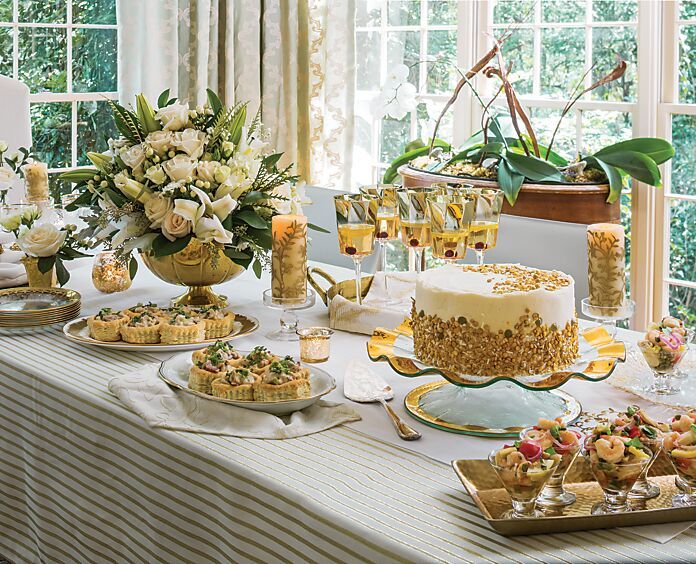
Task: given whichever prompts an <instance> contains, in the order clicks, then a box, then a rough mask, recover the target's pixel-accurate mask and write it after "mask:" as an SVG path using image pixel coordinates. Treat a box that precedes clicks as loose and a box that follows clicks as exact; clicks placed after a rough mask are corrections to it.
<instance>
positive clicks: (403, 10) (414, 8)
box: [387, 0, 420, 25]
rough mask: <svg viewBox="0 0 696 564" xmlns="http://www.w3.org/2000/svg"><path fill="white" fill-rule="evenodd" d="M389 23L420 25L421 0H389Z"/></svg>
mask: <svg viewBox="0 0 696 564" xmlns="http://www.w3.org/2000/svg"><path fill="white" fill-rule="evenodd" d="M387 21H388V23H389V25H420V0H389V1H388V3H387Z"/></svg>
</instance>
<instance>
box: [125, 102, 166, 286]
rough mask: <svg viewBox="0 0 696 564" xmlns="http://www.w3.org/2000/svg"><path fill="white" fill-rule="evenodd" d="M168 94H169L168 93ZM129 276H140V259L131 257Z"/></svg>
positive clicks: (132, 277)
mask: <svg viewBox="0 0 696 564" xmlns="http://www.w3.org/2000/svg"><path fill="white" fill-rule="evenodd" d="M167 94H169V93H168V92H167ZM128 274H129V275H130V279H131V280H134V279H135V275H136V274H138V259H137V258H135V257H134V256H133V255H131V258H130V260H129V261H128Z"/></svg>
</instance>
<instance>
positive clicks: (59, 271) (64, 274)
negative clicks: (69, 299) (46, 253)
mask: <svg viewBox="0 0 696 564" xmlns="http://www.w3.org/2000/svg"><path fill="white" fill-rule="evenodd" d="M55 259H56V278H57V279H58V284H60V285H61V286H65V285H66V284H67V283H68V280H70V273H69V272H68V269H67V268H65V265H64V264H63V261H62V260H61V259H60V257H58V256H56V257H55Z"/></svg>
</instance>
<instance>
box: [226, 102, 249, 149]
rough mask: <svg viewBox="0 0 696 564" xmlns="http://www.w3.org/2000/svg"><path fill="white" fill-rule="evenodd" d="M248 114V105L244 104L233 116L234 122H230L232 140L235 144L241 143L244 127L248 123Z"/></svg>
mask: <svg viewBox="0 0 696 564" xmlns="http://www.w3.org/2000/svg"><path fill="white" fill-rule="evenodd" d="M246 115H247V105H246V104H242V106H241V107H240V108H239V109H238V110H237V112H235V114H234V115H233V116H232V122H231V123H230V141H232V143H234V144H235V145H237V144H239V141H240V140H241V138H242V128H243V127H244V124H245V123H246Z"/></svg>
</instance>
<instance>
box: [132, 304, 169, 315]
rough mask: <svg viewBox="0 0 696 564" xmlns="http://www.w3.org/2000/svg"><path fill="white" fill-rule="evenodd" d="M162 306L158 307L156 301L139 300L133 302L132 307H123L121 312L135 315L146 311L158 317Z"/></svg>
mask: <svg viewBox="0 0 696 564" xmlns="http://www.w3.org/2000/svg"><path fill="white" fill-rule="evenodd" d="M162 312H163V310H162V308H160V307H159V306H158V305H157V304H156V303H153V302H147V303H142V302H139V303H137V304H135V305H134V306H132V307H129V308H128V309H124V310H123V313H125V314H126V315H127V316H128V317H135V316H136V315H140V314H143V313H147V314H149V315H153V316H155V317H158V316H160V315H162Z"/></svg>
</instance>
